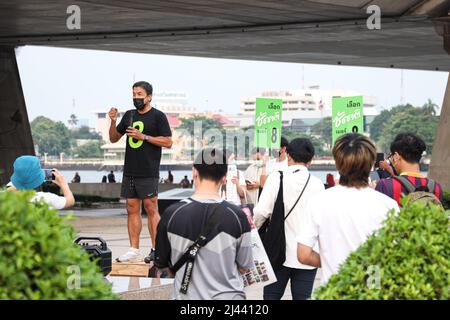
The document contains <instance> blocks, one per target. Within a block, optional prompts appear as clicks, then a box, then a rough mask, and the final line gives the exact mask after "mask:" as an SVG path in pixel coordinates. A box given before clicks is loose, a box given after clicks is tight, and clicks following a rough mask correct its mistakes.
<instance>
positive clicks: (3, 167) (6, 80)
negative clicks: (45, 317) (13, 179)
mask: <svg viewBox="0 0 450 320" xmlns="http://www.w3.org/2000/svg"><path fill="white" fill-rule="evenodd" d="M20 155H34V146H33V139H32V137H31V128H30V123H29V121H28V114H27V109H26V106H25V99H24V97H23V91H22V84H21V82H20V76H19V69H18V68H17V61H16V54H15V52H14V48H13V47H0V186H1V185H5V184H6V183H8V182H9V178H10V176H11V174H12V164H13V162H14V160H15V159H16V158H17V157H18V156H20Z"/></svg>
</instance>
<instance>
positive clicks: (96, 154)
mask: <svg viewBox="0 0 450 320" xmlns="http://www.w3.org/2000/svg"><path fill="white" fill-rule="evenodd" d="M72 154H73V155H74V156H75V157H77V158H101V157H102V156H103V150H102V149H101V142H100V141H94V140H93V141H92V142H88V143H86V144H83V145H81V146H78V147H75V148H74V149H73V150H72Z"/></svg>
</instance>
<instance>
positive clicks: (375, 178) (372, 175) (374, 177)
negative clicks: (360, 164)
mask: <svg viewBox="0 0 450 320" xmlns="http://www.w3.org/2000/svg"><path fill="white" fill-rule="evenodd" d="M369 178H370V181H371V182H373V181H376V182H378V181H379V180H380V175H379V174H378V172H377V171H376V170H374V171H371V172H370V176H369Z"/></svg>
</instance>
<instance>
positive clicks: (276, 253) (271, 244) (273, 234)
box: [258, 170, 311, 269]
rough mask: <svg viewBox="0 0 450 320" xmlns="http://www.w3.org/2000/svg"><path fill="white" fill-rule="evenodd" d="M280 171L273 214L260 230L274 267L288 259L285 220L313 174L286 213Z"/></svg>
mask: <svg viewBox="0 0 450 320" xmlns="http://www.w3.org/2000/svg"><path fill="white" fill-rule="evenodd" d="M298 171H299V170H297V171H294V173H295V172H298ZM279 173H280V188H279V189H278V195H277V199H276V201H275V205H274V207H273V211H272V215H271V217H270V218H269V219H266V221H265V222H264V224H263V225H262V226H261V227H260V228H259V230H258V232H259V235H260V237H261V241H262V243H263V245H264V249H265V250H266V253H267V256H268V257H269V260H270V263H271V265H272V267H273V268H274V269H279V268H281V267H282V266H283V263H284V262H285V261H286V234H285V228H284V223H285V220H286V219H287V218H288V217H289V215H290V214H291V213H292V211H293V210H294V208H295V206H296V205H297V203H298V202H299V200H300V198H301V197H302V195H303V193H304V192H305V189H306V187H307V186H308V183H309V180H310V178H311V175H308V180H307V181H306V184H305V186H304V187H303V190H302V192H301V193H300V196H299V197H298V198H297V201H295V203H294V205H293V206H292V208H291V209H290V210H289V212H288V213H287V214H286V215H285V210H284V199H283V171H279Z"/></svg>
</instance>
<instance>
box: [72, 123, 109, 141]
mask: <svg viewBox="0 0 450 320" xmlns="http://www.w3.org/2000/svg"><path fill="white" fill-rule="evenodd" d="M71 137H72V138H73V139H92V140H101V139H102V137H101V135H100V134H99V133H97V132H91V131H90V129H89V127H88V126H81V127H80V128H77V129H74V130H72V132H71Z"/></svg>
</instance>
